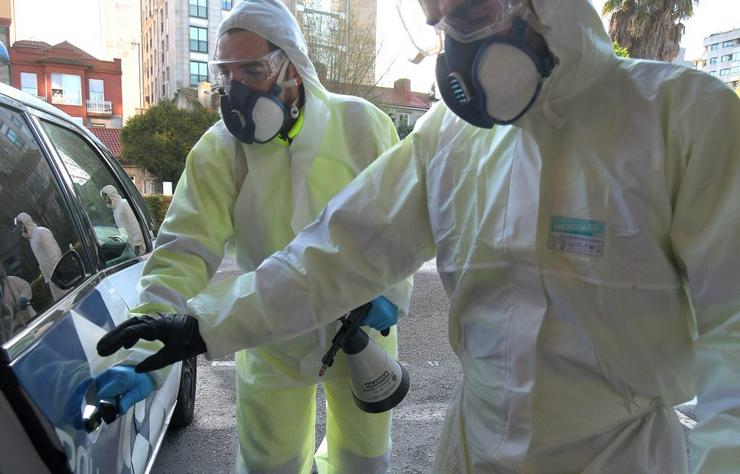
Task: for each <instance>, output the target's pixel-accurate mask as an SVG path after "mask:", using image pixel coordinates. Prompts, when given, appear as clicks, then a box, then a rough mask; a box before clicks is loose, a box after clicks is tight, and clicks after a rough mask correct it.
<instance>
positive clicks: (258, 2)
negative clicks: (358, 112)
mask: <svg viewBox="0 0 740 474" xmlns="http://www.w3.org/2000/svg"><path fill="white" fill-rule="evenodd" d="M234 28H239V29H242V30H249V31H252V32H254V33H257V34H258V35H260V36H261V37H263V38H265V39H266V40H267V41H269V42H270V43H272V44H274V45H276V46H277V47H279V48H280V49H282V50H283V51H285V53H286V54H287V55H288V59H290V62H291V63H293V66H295V68H296V70H297V71H298V74H299V75H300V76H301V79H303V84H304V88H305V90H306V95H307V96H308V95H309V94H311V95H320V96H324V95H325V94H326V90H325V89H324V86H322V85H321V82H319V77H318V74H316V69H315V68H314V67H313V64H312V63H311V60H310V59H308V46H307V45H306V41H305V39H304V38H303V34H302V33H301V30H300V28H299V27H298V23H296V21H295V18H294V17H293V14H292V13H290V11H289V10H288V9H287V8H286V7H285V5H284V4H283V3H282V2H280V1H278V0H249V1H242V2H239V3H238V4H237V5H236V6H235V7H234V8H233V9H232V10H231V13H230V14H229V16H227V17H226V18H225V19H224V20H223V21H222V22H221V25H219V27H218V37H219V38H220V37H221V35H223V34H224V33H225V32H227V31H228V30H231V29H234ZM307 98H308V97H307Z"/></svg>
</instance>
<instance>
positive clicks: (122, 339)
mask: <svg viewBox="0 0 740 474" xmlns="http://www.w3.org/2000/svg"><path fill="white" fill-rule="evenodd" d="M139 339H145V340H147V341H156V340H159V341H162V342H163V343H164V347H163V348H162V349H160V350H159V352H157V353H156V354H154V355H152V356H149V357H147V358H146V359H144V360H143V361H142V362H141V363H139V365H137V366H136V371H137V372H150V371H152V370H157V369H161V368H162V367H165V366H168V365H170V364H174V363H175V362H178V361H181V360H185V359H189V358H191V357H193V356H196V355H198V354H203V353H204V352H206V343H205V342H204V341H203V338H202V337H200V332H199V331H198V320H197V319H195V318H193V317H192V316H187V315H184V314H162V313H158V314H157V315H156V316H135V317H133V318H131V319H127V320H126V321H124V322H123V323H121V324H119V325H118V326H116V327H115V328H113V330H111V331H110V332H109V333H108V334H106V335H105V336H103V337H102V339H100V341H98V354H100V355H101V356H103V357H105V356H109V355H111V354H113V353H114V352H116V351H117V350H119V349H120V348H122V347H125V348H126V349H129V348H130V347H131V346H133V345H134V344H136V343H137V342H138V341H139Z"/></svg>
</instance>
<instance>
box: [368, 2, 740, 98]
mask: <svg viewBox="0 0 740 474" xmlns="http://www.w3.org/2000/svg"><path fill="white" fill-rule="evenodd" d="M404 1H406V0H404ZM395 2H396V0H378V12H379V13H378V38H379V43H381V42H382V44H381V54H380V55H379V57H378V66H377V67H376V76H378V75H380V74H382V73H385V74H384V76H383V77H382V78H381V79H380V83H381V85H386V86H390V85H392V83H393V80H394V79H397V78H399V77H407V78H409V79H411V89H412V90H415V91H420V92H425V91H428V90H429V88H430V87H431V84H432V82H434V59H433V58H427V59H426V60H424V61H423V62H422V63H421V64H419V65H414V64H411V63H410V62H409V61H408V60H407V58H408V57H410V56H411V55H412V54H411V52H412V51H414V50H413V49H412V47H411V46H410V43H409V41H408V39H407V35H406V33H405V31H404V30H403V26H402V25H401V23H400V21H399V20H398V15H397V14H396V8H395ZM604 2H605V0H591V3H592V4H593V5H594V6H595V7H596V8H597V10H598V11H599V12H601V8H602V7H603V5H604ZM603 20H604V25H605V27H608V19H607V18H603ZM684 24H685V25H686V32H685V33H684V36H683V37H682V39H681V47H682V48H686V56H685V59H686V60H691V59H697V58H700V57H701V56H702V54H703V52H704V38H705V37H706V36H709V35H710V34H712V33H718V32H721V31H727V30H732V29H734V28H740V0H700V1H699V4H698V6H695V7H694V16H693V17H691V18H689V19H688V20H686V21H685V22H684Z"/></svg>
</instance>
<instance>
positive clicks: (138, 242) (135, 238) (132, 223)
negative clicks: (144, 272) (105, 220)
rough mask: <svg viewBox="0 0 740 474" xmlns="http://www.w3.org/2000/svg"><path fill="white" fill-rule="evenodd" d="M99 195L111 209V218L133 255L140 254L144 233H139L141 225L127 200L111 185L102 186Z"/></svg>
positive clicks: (142, 250)
mask: <svg viewBox="0 0 740 474" xmlns="http://www.w3.org/2000/svg"><path fill="white" fill-rule="evenodd" d="M100 196H101V197H102V198H103V199H105V205H106V206H107V207H109V208H111V209H113V219H114V220H115V222H116V226H117V227H118V229H119V230H120V231H121V232H122V233H123V235H124V237H125V238H126V240H127V241H128V245H129V246H130V247H131V250H133V252H134V255H141V254H142V253H144V252H145V251H146V243H145V242H144V235H143V234H142V233H141V226H140V225H139V221H138V220H136V216H135V215H134V211H133V209H131V205H130V204H129V203H128V201H127V200H125V199H123V198H122V197H121V195H120V194H118V190H117V189H116V188H115V186H113V185H110V184H108V185H106V186H103V189H101V190H100Z"/></svg>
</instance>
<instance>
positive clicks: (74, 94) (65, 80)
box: [51, 73, 82, 105]
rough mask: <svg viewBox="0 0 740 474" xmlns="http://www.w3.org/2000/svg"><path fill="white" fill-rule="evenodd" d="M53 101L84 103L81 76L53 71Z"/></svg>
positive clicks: (57, 102) (54, 102)
mask: <svg viewBox="0 0 740 474" xmlns="http://www.w3.org/2000/svg"><path fill="white" fill-rule="evenodd" d="M51 103H52V104H63V105H82V81H81V80H80V76H75V75H72V74H60V73H53V74H52V75H51Z"/></svg>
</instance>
